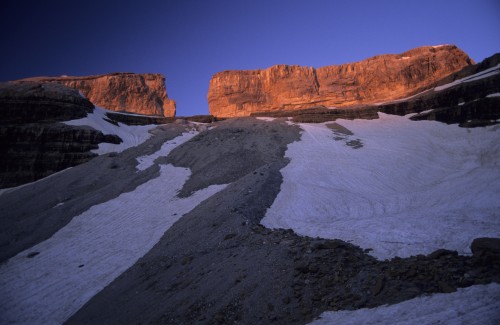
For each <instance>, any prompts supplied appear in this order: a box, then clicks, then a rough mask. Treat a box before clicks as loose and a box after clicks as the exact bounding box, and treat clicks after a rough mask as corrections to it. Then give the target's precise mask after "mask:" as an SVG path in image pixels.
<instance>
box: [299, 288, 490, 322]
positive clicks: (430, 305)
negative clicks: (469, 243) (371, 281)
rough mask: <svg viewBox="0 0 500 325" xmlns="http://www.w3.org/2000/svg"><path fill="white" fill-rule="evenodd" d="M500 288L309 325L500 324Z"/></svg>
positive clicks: (327, 317) (326, 317) (331, 316)
mask: <svg viewBox="0 0 500 325" xmlns="http://www.w3.org/2000/svg"><path fill="white" fill-rule="evenodd" d="M499 297H500V284H498V283H491V284H488V285H477V286H472V287H468V288H463V289H458V291H457V292H454V293H449V294H443V293H438V294H434V295H431V296H423V297H418V298H415V299H411V300H407V301H404V302H402V303H399V304H396V305H389V306H387V305H386V306H381V307H377V308H371V309H368V308H364V309H358V310H345V311H338V312H331V311H329V312H324V313H323V314H321V316H320V319H318V320H316V321H314V322H311V323H309V325H330V324H343V325H350V324H352V325H354V324H367V325H368V324H371V325H373V324H406V325H410V324H415V325H416V324H484V325H486V324H491V325H493V324H500V313H499V312H498V310H500V300H499V299H498V298H499Z"/></svg>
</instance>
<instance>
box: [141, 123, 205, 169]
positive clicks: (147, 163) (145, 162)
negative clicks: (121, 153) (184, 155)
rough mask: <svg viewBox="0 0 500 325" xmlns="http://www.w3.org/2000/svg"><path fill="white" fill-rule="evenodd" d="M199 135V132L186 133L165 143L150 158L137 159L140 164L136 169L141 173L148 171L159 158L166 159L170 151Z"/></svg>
mask: <svg viewBox="0 0 500 325" xmlns="http://www.w3.org/2000/svg"><path fill="white" fill-rule="evenodd" d="M197 134H198V132H195V131H191V132H185V133H183V134H182V135H180V136H178V137H176V138H174V139H172V140H170V141H167V142H165V143H164V144H163V145H162V146H161V148H160V150H158V151H157V152H155V153H153V154H151V155H148V156H141V157H137V158H136V159H137V161H138V162H139V164H138V165H137V167H136V168H137V170H138V171H140V170H146V169H148V168H149V167H151V166H153V165H154V161H155V160H156V159H157V158H159V157H161V156H164V157H166V156H168V154H169V153H170V151H172V150H173V149H174V148H175V147H177V146H179V145H181V144H183V143H185V142H187V141H189V140H191V139H192V138H193V137H194V136H195V135H197Z"/></svg>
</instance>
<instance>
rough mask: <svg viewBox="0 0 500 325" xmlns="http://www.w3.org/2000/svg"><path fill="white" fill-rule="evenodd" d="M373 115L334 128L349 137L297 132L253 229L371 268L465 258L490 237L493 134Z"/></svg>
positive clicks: (495, 204)
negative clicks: (318, 245) (351, 255)
mask: <svg viewBox="0 0 500 325" xmlns="http://www.w3.org/2000/svg"><path fill="white" fill-rule="evenodd" d="M379 115H380V118H379V119H377V120H353V121H348V120H337V123H338V124H340V125H341V126H343V127H345V128H347V129H348V130H350V131H351V132H352V133H353V134H352V135H347V134H341V133H339V132H337V134H334V133H333V131H332V130H331V129H330V128H328V127H327V126H326V125H325V124H300V127H301V128H302V129H303V130H304V131H303V134H302V138H301V141H299V142H294V143H292V144H290V145H289V146H288V150H287V152H286V156H287V157H289V158H290V160H291V161H290V163H289V164H288V165H287V166H286V167H285V168H284V169H283V170H282V174H283V177H284V181H283V184H282V185H281V191H280V193H279V194H278V196H277V198H276V200H275V201H274V203H273V205H272V206H271V207H270V208H269V209H268V211H267V214H266V216H265V218H264V219H263V220H262V224H263V225H264V226H266V227H269V228H289V229H293V230H294V231H295V232H297V233H299V234H302V235H307V236H311V237H317V236H318V237H322V238H332V239H334V238H337V239H342V240H345V241H348V242H351V243H353V244H355V245H358V246H360V247H362V248H364V249H372V251H371V253H370V254H372V255H373V256H375V257H377V258H379V259H389V258H392V257H395V256H399V257H408V256H412V255H417V254H428V253H431V252H432V251H434V250H436V249H439V248H446V249H450V250H456V251H458V252H459V253H460V254H470V248H469V246H470V244H471V242H472V240H473V239H474V238H476V237H500V220H499V218H498V217H499V213H498V211H500V200H499V198H500V141H499V136H498V132H496V130H497V129H498V128H499V127H498V126H491V127H485V128H475V129H465V128H460V127H458V126H456V125H446V124H443V123H439V122H434V121H419V122H415V121H411V120H409V119H408V117H400V116H392V115H386V114H383V113H379ZM334 138H337V140H335V139H334ZM348 144H350V145H348ZM353 144H361V145H362V147H360V148H358V149H355V148H354V146H353Z"/></svg>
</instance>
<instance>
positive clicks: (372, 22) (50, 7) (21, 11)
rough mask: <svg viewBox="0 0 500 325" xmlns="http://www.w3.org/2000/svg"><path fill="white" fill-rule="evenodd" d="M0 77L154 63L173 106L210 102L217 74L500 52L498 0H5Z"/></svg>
mask: <svg viewBox="0 0 500 325" xmlns="http://www.w3.org/2000/svg"><path fill="white" fill-rule="evenodd" d="M0 33H1V34H0V35H1V38H0V42H1V50H0V58H1V60H0V81H7V80H14V79H19V78H25V77H31V76H41V75H45V76H57V75H62V74H65V75H76V76H80V75H91V74H103V73H109V72H136V73H144V72H152V73H162V74H164V75H165V76H166V78H167V81H166V85H167V91H168V95H169V97H171V98H173V99H175V100H176V101H177V113H178V115H184V116H185V115H194V114H207V113H208V105H207V100H206V95H207V90H208V84H209V80H210V78H211V76H212V75H213V74H215V73H217V72H219V71H222V70H230V69H256V68H267V67H269V66H272V65H275V64H299V65H305V66H313V67H320V66H325V65H332V64H342V63H347V62H354V61H359V60H362V59H365V58H368V57H371V56H374V55H378V54H384V53H401V52H403V51H406V50H409V49H411V48H414V47H418V46H422V45H438V44H455V45H457V46H458V47H460V48H461V49H462V50H464V51H465V52H467V53H468V54H469V55H470V56H471V57H472V58H473V59H474V60H475V61H481V60H483V59H484V58H485V57H488V56H490V55H492V54H494V53H496V52H500V0H468V1H467V0H418V1H417V0H414V1H404V0H372V1H369V0H366V1H361V0H352V1H351V0H345V1H334V0H287V1H285V0H191V1H190V0H176V1H174V0H172V1H170V0H164V1H148V0H137V1H126V0H123V1H106V0H101V1H71V0H64V1H60V0H44V1H41V0H37V1H25V0H3V1H2V5H1V7H0Z"/></svg>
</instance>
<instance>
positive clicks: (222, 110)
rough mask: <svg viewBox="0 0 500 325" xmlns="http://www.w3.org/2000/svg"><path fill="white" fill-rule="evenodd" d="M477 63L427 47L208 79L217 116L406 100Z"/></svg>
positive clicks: (447, 48)
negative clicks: (350, 60) (345, 61)
mask: <svg viewBox="0 0 500 325" xmlns="http://www.w3.org/2000/svg"><path fill="white" fill-rule="evenodd" d="M473 63H474V62H473V61H472V59H470V58H469V56H468V55H467V54H465V53H464V52H463V51H461V50H460V49H459V48H457V47H456V46H453V45H443V46H425V47H420V48H416V49H412V50H410V51H407V52H404V53H401V54H388V55H379V56H375V57H372V58H369V59H367V60H363V61H360V62H356V63H349V64H343V65H338V66H335V65H333V66H326V67H321V68H318V69H315V68H311V67H301V66H289V65H276V66H273V67H271V68H268V69H265V70H241V71H223V72H220V73H217V74H215V75H214V76H213V77H212V79H211V80H210V87H209V90H208V103H209V109H210V113H211V114H212V115H214V116H216V117H236V116H248V115H250V114H251V113H255V112H269V111H279V110H295V109H303V108H310V107H315V106H318V105H322V106H326V107H345V106H352V105H358V104H371V103H376V102H383V101H389V100H394V99H397V98H402V97H407V96H410V95H413V94H416V93H418V92H421V91H423V90H425V89H427V88H429V87H430V86H431V85H432V84H433V83H435V82H437V81H439V80H441V79H443V78H444V77H446V76H448V75H450V74H452V73H454V72H457V71H459V70H461V69H462V68H464V67H467V66H469V65H471V64H473Z"/></svg>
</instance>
